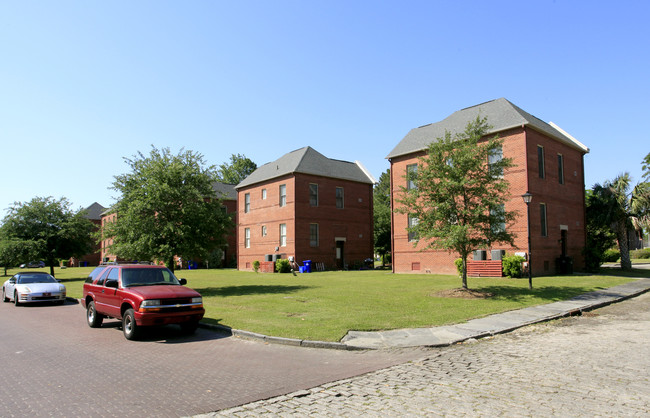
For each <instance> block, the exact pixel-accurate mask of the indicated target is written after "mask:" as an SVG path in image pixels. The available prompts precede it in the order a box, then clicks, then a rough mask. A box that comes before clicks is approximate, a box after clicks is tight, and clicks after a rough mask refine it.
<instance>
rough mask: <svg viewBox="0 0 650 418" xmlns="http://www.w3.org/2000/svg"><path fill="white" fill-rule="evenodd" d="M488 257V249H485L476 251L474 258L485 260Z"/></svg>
mask: <svg viewBox="0 0 650 418" xmlns="http://www.w3.org/2000/svg"><path fill="white" fill-rule="evenodd" d="M486 259H487V251H485V250H476V251H474V260H476V261H483V260H486Z"/></svg>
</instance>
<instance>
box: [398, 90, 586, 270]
mask: <svg viewBox="0 0 650 418" xmlns="http://www.w3.org/2000/svg"><path fill="white" fill-rule="evenodd" d="M477 116H479V117H481V118H482V117H487V122H488V124H489V125H491V126H492V127H493V128H492V129H491V130H490V132H489V134H490V135H491V136H492V135H494V134H498V135H499V136H500V137H501V138H502V139H503V140H504V144H503V150H502V151H503V156H504V157H507V158H512V159H513V162H514V164H515V165H516V166H515V167H512V168H510V169H509V170H507V171H506V172H505V173H504V176H505V179H506V180H508V181H509V183H510V198H509V201H508V203H507V204H506V208H505V209H506V210H507V211H516V212H518V213H519V216H518V217H517V220H516V222H515V224H514V225H513V226H512V228H511V229H512V230H511V232H513V233H514V234H515V235H516V239H515V245H514V246H513V247H510V246H503V245H498V244H497V245H496V246H495V247H493V248H484V249H483V250H486V254H487V259H490V256H491V251H490V250H505V251H506V252H507V253H510V254H512V253H516V252H521V253H527V246H528V241H527V238H528V235H527V216H526V204H525V203H524V201H523V199H522V197H521V196H522V195H523V194H524V193H526V192H527V191H528V192H530V193H531V194H532V195H533V198H532V202H531V203H530V224H531V247H532V251H531V253H532V272H533V274H534V275H543V274H555V273H556V267H557V265H558V262H559V259H560V258H561V257H562V260H567V258H566V257H570V258H571V260H572V262H573V268H574V269H575V270H578V271H579V270H581V269H583V268H584V257H583V254H582V250H583V248H584V246H585V240H586V235H585V234H586V232H585V185H584V164H583V157H584V155H585V154H586V153H587V152H589V149H588V148H587V147H585V146H584V145H583V144H581V143H580V142H579V141H577V140H576V139H575V138H573V137H572V136H571V135H569V134H568V133H566V132H564V131H563V130H562V129H560V128H559V127H558V126H557V125H555V124H553V123H552V122H550V123H546V122H544V121H542V120H540V119H538V118H536V117H535V116H533V115H531V114H529V113H527V112H525V111H524V110H522V109H520V108H519V107H517V106H515V105H514V104H512V103H510V102H509V101H508V100H506V99H503V98H502V99H498V100H493V101H490V102H486V103H483V104H480V105H477V106H473V107H469V108H465V109H462V110H459V111H457V112H455V113H453V114H452V115H450V116H449V117H447V118H446V119H444V120H442V121H440V122H437V123H434V124H430V125H426V126H422V127H419V128H416V129H412V130H411V131H410V132H409V133H408V134H407V135H406V136H405V137H404V139H402V141H401V142H400V143H399V144H398V145H397V146H396V147H395V148H394V149H393V150H392V151H391V153H390V154H389V155H388V157H387V158H388V159H389V161H390V164H391V190H392V193H391V199H392V201H391V203H392V205H393V208H395V205H396V204H397V203H396V202H395V200H394V195H395V193H399V185H404V186H406V179H405V176H406V172H407V169H410V168H407V167H409V166H411V167H413V165H414V164H417V163H418V157H420V156H422V155H424V153H425V150H426V148H427V145H428V144H429V143H431V142H432V141H434V140H436V139H437V138H440V137H443V136H444V134H445V131H449V132H451V133H452V134H454V133H457V132H462V131H464V130H465V127H466V126H467V123H468V122H470V121H472V120H475V119H476V117H477ZM486 164H487V162H486ZM408 222H409V218H408V216H407V215H406V214H399V213H393V215H392V230H393V242H392V257H393V271H394V272H398V273H425V272H431V273H452V274H453V273H455V272H456V267H455V265H454V260H455V259H456V258H458V255H457V254H454V253H451V254H450V253H449V252H447V251H433V250H427V251H421V250H422V248H423V247H424V246H425V245H424V243H420V242H417V241H415V240H413V239H410V238H412V237H409V234H408V231H407V227H408ZM563 265H565V266H566V263H565V264H563Z"/></svg>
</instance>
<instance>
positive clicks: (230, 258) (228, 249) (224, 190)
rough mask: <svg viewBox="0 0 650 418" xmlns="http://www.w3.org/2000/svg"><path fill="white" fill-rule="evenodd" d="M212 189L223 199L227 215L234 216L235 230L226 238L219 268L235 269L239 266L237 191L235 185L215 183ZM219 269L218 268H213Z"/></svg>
mask: <svg viewBox="0 0 650 418" xmlns="http://www.w3.org/2000/svg"><path fill="white" fill-rule="evenodd" d="M212 188H213V189H214V191H215V192H216V193H217V196H218V197H219V198H220V199H222V202H223V205H224V206H225V207H226V213H229V214H232V216H233V224H234V225H235V226H234V227H233V230H232V231H230V233H228V235H227V236H226V245H225V246H224V247H223V248H222V249H221V250H222V251H223V257H222V264H221V266H218V267H234V266H236V265H237V219H238V214H237V190H235V185H234V184H228V183H221V182H214V183H213V184H212ZM213 267H217V266H213Z"/></svg>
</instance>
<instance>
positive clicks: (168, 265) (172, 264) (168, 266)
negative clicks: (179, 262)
mask: <svg viewBox="0 0 650 418" xmlns="http://www.w3.org/2000/svg"><path fill="white" fill-rule="evenodd" d="M174 264H175V263H174V257H172V258H171V259H169V260H167V268H168V269H170V270H171V271H172V273H173V272H174V267H175V265H174Z"/></svg>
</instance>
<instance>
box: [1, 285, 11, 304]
mask: <svg viewBox="0 0 650 418" xmlns="http://www.w3.org/2000/svg"><path fill="white" fill-rule="evenodd" d="M2 301H3V302H9V298H8V297H7V295H6V294H5V288H4V287H3V288H2Z"/></svg>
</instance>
